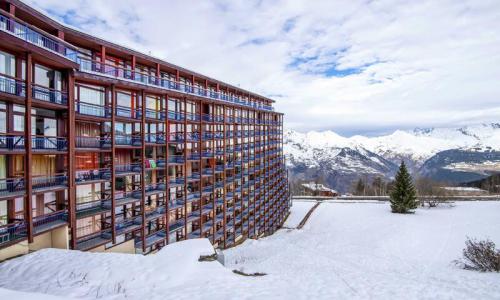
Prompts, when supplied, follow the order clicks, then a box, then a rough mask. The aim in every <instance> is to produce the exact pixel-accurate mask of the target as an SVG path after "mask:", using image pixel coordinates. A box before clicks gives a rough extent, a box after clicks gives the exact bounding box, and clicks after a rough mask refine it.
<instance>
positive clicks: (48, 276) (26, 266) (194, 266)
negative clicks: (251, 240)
mask: <svg viewBox="0 0 500 300" xmlns="http://www.w3.org/2000/svg"><path fill="white" fill-rule="evenodd" d="M213 253H214V249H213V247H212V245H211V244H210V242H209V241H208V240H207V239H194V240H187V241H183V242H179V243H175V244H172V245H170V246H169V247H165V248H163V249H162V250H161V251H159V252H158V253H157V254H154V255H149V256H142V255H133V254H118V253H90V252H80V251H68V250H59V249H44V250H40V251H37V252H34V253H32V254H29V255H26V256H23V257H20V258H17V259H13V260H10V261H7V262H5V263H3V264H1V265H0V287H4V288H8V289H13V290H20V291H28V292H43V293H47V294H53V295H60V296H65V297H84V298H107V297H111V298H114V299H115V298H117V299H118V298H126V297H129V298H130V297H131V298H140V297H146V298H151V296H154V295H155V292H157V293H159V294H160V295H161V294H163V295H165V293H166V291H168V290H169V289H175V288H176V287H182V286H184V285H189V284H191V283H197V284H200V283H201V282H203V281H204V280H205V279H204V277H207V278H210V276H207V275H208V274H212V275H218V276H222V277H223V276H224V275H225V273H227V274H228V275H229V276H233V274H232V273H231V272H230V271H228V270H227V269H225V268H224V267H223V266H222V265H220V264H219V263H217V262H213V263H212V262H203V263H202V262H198V258H199V257H200V255H210V254H213Z"/></svg>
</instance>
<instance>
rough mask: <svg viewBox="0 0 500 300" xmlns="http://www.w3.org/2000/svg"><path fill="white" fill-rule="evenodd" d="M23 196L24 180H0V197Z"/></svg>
mask: <svg viewBox="0 0 500 300" xmlns="http://www.w3.org/2000/svg"><path fill="white" fill-rule="evenodd" d="M20 194H24V178H2V179H0V196H1V197H3V196H10V195H13V196H14V195H20Z"/></svg>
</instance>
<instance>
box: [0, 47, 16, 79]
mask: <svg viewBox="0 0 500 300" xmlns="http://www.w3.org/2000/svg"><path fill="white" fill-rule="evenodd" d="M0 73H1V74H5V75H9V76H12V77H14V76H16V58H15V57H14V55H11V54H9V53H6V52H3V51H0Z"/></svg>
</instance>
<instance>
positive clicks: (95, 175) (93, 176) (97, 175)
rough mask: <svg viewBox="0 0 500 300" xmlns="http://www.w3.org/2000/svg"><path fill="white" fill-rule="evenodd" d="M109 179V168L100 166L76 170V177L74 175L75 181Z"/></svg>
mask: <svg viewBox="0 0 500 300" xmlns="http://www.w3.org/2000/svg"><path fill="white" fill-rule="evenodd" d="M110 179H111V169H110V168H102V169H95V170H79V171H76V177H75V181H76V182H77V183H83V182H88V181H96V180H110Z"/></svg>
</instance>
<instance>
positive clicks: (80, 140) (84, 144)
mask: <svg viewBox="0 0 500 300" xmlns="http://www.w3.org/2000/svg"><path fill="white" fill-rule="evenodd" d="M75 146H76V148H85V149H87V148H89V149H94V148H95V149H104V148H111V137H99V136H77V137H76V139H75Z"/></svg>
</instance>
